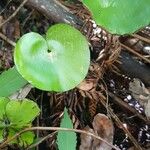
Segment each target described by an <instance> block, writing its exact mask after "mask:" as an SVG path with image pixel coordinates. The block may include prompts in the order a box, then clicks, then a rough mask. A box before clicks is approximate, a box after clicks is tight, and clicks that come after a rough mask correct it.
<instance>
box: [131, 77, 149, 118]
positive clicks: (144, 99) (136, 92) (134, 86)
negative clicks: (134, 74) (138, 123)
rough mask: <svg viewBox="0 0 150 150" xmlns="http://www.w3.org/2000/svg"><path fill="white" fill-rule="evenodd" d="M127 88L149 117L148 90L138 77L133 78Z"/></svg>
mask: <svg viewBox="0 0 150 150" xmlns="http://www.w3.org/2000/svg"><path fill="white" fill-rule="evenodd" d="M129 90H130V91H131V92H132V96H133V97H134V98H135V99H136V100H137V101H138V102H139V103H140V104H141V105H142V106H143V107H144V109H145V114H146V116H147V117H148V118H150V91H149V90H148V89H147V88H146V87H145V85H144V84H143V83H142V81H140V80H139V79H136V78H134V80H133V82H130V84H129Z"/></svg>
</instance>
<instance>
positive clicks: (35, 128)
mask: <svg viewBox="0 0 150 150" xmlns="http://www.w3.org/2000/svg"><path fill="white" fill-rule="evenodd" d="M34 130H48V131H67V132H77V133H82V134H86V135H89V136H92V137H94V138H96V139H98V140H101V141H103V142H105V143H106V144H107V145H109V146H110V147H112V148H114V149H115V150H120V149H119V148H117V147H116V146H114V145H112V144H110V143H108V142H107V141H106V140H104V139H103V138H101V137H99V136H97V135H95V134H93V133H91V132H87V131H84V130H78V129H69V128H60V127H31V128H26V129H24V130H22V131H20V132H18V133H16V134H15V135H14V136H13V137H11V138H9V139H7V140H6V141H4V142H3V143H2V144H1V145H0V149H1V148H3V147H5V146H6V145H7V144H8V143H10V142H11V141H12V140H14V139H15V138H17V137H19V136H20V135H21V134H22V133H24V132H27V131H34Z"/></svg>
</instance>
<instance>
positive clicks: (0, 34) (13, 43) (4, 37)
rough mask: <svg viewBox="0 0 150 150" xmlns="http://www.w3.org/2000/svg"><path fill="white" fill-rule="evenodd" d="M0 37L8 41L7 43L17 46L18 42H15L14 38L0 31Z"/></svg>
mask: <svg viewBox="0 0 150 150" xmlns="http://www.w3.org/2000/svg"><path fill="white" fill-rule="evenodd" d="M0 38H1V39H3V40H4V41H6V42H7V43H9V44H10V45H12V46H15V45H16V43H15V42H13V41H12V40H10V39H9V38H7V37H6V36H5V35H4V34H3V33H1V32H0Z"/></svg>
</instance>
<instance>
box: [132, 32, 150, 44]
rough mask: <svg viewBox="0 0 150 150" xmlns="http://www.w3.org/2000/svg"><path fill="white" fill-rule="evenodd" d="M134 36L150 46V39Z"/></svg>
mask: <svg viewBox="0 0 150 150" xmlns="http://www.w3.org/2000/svg"><path fill="white" fill-rule="evenodd" d="M132 36H133V37H135V38H138V39H140V40H142V41H144V42H146V43H149V44H150V39H148V38H145V37H142V36H140V35H138V34H132Z"/></svg>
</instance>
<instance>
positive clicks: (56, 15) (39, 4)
mask: <svg viewBox="0 0 150 150" xmlns="http://www.w3.org/2000/svg"><path fill="white" fill-rule="evenodd" d="M20 1H22V0H20ZM27 6H29V7H32V9H33V8H34V9H36V10H38V11H39V12H40V13H42V14H43V15H44V16H47V17H48V18H49V19H51V20H53V21H54V22H64V23H67V24H71V25H72V26H75V27H77V28H80V27H81V26H82V25H83V21H82V20H81V19H79V18H78V17H77V16H76V15H74V14H72V13H71V12H70V11H69V9H68V8H66V7H65V6H64V5H62V4H61V3H60V2H59V1H58V0H29V1H28V2H27Z"/></svg>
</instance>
